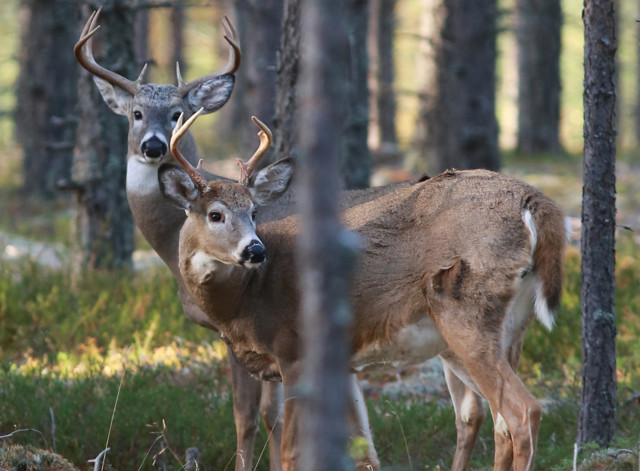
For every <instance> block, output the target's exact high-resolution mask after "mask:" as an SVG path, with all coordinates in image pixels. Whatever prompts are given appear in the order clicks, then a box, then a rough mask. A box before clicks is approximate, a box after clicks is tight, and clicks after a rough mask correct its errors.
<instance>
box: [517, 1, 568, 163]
mask: <svg viewBox="0 0 640 471" xmlns="http://www.w3.org/2000/svg"><path fill="white" fill-rule="evenodd" d="M516 22H517V27H516V33H517V38H518V80H519V85H518V150H519V151H520V152H521V153H523V154H535V153H540V152H561V151H562V148H561V146H560V138H559V123H560V88H561V85H560V46H561V42H560V32H561V28H562V10H561V8H560V0H544V1H540V0H518V1H517V7H516Z"/></svg>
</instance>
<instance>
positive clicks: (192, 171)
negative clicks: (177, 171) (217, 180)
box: [169, 108, 209, 193]
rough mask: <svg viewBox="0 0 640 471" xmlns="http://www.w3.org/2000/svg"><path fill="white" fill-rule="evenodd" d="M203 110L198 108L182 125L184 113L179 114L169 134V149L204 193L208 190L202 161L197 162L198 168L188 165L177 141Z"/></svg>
mask: <svg viewBox="0 0 640 471" xmlns="http://www.w3.org/2000/svg"><path fill="white" fill-rule="evenodd" d="M203 110H204V108H200V109H199V110H198V111H197V112H196V113H195V114H194V115H193V116H191V118H189V119H188V120H187V122H186V123H184V124H182V120H183V117H184V113H180V117H179V118H178V121H177V122H176V126H175V128H173V132H172V133H171V143H170V144H169V148H170V149H171V153H172V154H173V157H174V158H175V159H176V161H177V162H178V163H179V164H180V166H181V167H182V168H183V169H184V170H185V172H187V174H188V175H189V176H190V177H191V180H193V183H195V184H196V186H197V187H198V188H199V189H200V191H201V192H203V193H204V192H206V191H207V189H208V188H209V187H208V186H207V180H205V178H204V177H203V176H202V173H201V171H202V159H200V161H199V162H198V166H197V167H194V166H193V165H191V164H190V163H189V161H188V160H187V159H186V158H185V157H184V155H182V153H181V152H180V149H178V141H180V138H181V137H182V136H183V135H184V134H185V133H186V132H187V131H188V130H189V127H190V126H191V125H192V124H193V122H194V121H195V120H196V119H197V118H198V116H200V113H202V111H203Z"/></svg>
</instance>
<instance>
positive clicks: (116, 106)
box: [93, 75, 133, 116]
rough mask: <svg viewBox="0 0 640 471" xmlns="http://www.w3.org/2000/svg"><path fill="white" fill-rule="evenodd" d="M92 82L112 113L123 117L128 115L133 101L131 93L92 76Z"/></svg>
mask: <svg viewBox="0 0 640 471" xmlns="http://www.w3.org/2000/svg"><path fill="white" fill-rule="evenodd" d="M93 81H94V83H95V84H96V86H97V87H98V90H100V95H102V99H103V100H104V102H105V103H106V104H107V105H108V106H109V108H111V110H112V111H113V112H114V113H116V114H120V115H123V116H127V115H128V114H129V109H130V108H131V101H132V100H133V95H131V93H129V92H128V91H126V90H123V89H122V88H120V87H117V86H114V85H111V84H110V83H109V82H107V81H106V80H103V79H101V78H100V77H96V76H95V75H94V76H93Z"/></svg>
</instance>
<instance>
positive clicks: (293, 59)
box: [273, 0, 300, 160]
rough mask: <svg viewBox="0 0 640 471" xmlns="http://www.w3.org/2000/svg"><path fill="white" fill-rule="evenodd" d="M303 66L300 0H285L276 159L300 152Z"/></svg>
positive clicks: (279, 54) (276, 108)
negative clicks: (300, 72) (299, 90)
mask: <svg viewBox="0 0 640 471" xmlns="http://www.w3.org/2000/svg"><path fill="white" fill-rule="evenodd" d="M299 66H300V0H284V17H283V19H282V35H281V39H280V50H279V53H278V65H277V67H278V69H277V70H278V72H277V77H276V80H277V83H276V102H275V116H274V118H273V126H274V133H273V138H274V145H273V149H274V154H275V155H274V160H279V159H282V158H284V157H287V156H294V157H296V156H297V136H298V126H297V124H298V109H297V108H298V99H297V84H298V70H299Z"/></svg>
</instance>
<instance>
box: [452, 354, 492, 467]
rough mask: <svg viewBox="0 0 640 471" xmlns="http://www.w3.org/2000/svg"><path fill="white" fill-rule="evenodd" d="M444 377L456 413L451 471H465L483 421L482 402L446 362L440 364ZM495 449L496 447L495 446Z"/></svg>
mask: <svg viewBox="0 0 640 471" xmlns="http://www.w3.org/2000/svg"><path fill="white" fill-rule="evenodd" d="M442 366H443V368H444V377H445V379H446V380H447V387H448V388H449V394H450V395H451V401H452V402H453V408H454V410H455V413H456V452H455V454H454V456H453V464H452V465H451V471H462V470H465V469H467V465H468V464H469V459H470V458H471V452H472V451H473V446H474V444H475V442H476V438H477V437H478V432H479V431H480V426H481V425H482V422H483V420H484V408H483V407H482V400H481V398H480V396H478V395H477V394H476V393H475V392H474V391H473V390H471V389H470V388H468V387H467V386H466V385H465V384H464V383H463V382H462V381H461V380H460V378H458V377H457V376H456V374H455V373H454V372H453V370H452V369H451V368H450V367H449V365H448V364H447V362H446V361H443V362H442ZM496 449H497V445H496Z"/></svg>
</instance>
